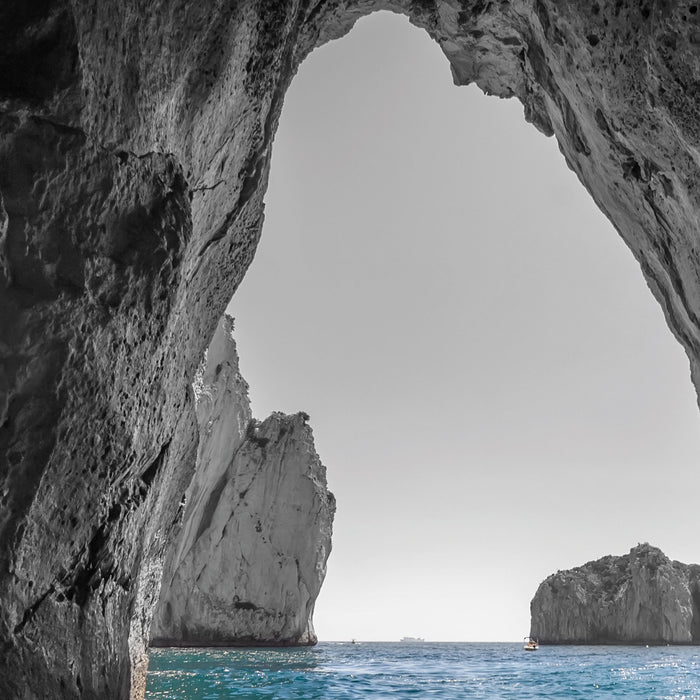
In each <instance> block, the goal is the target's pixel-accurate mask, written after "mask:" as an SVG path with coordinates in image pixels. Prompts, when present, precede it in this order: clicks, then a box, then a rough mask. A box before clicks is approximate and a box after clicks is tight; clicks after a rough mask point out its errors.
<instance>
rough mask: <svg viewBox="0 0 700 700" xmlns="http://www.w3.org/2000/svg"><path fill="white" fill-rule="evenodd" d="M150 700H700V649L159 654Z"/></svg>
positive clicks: (423, 648) (366, 648) (468, 647)
mask: <svg viewBox="0 0 700 700" xmlns="http://www.w3.org/2000/svg"><path fill="white" fill-rule="evenodd" d="M146 698H148V700H156V698H158V699H159V700H160V699H162V700H165V699H166V698H168V699H172V700H175V699H176V698H177V699H181V698H186V699H187V700H219V698H239V699H245V700H258V699H259V698H280V699H286V698H299V700H301V699H303V700H314V699H318V700H336V699H337V700H345V699H347V700H351V699H352V700H356V699H358V700H359V699H360V698H370V699H374V698H386V699H387V700H388V699H389V698H391V700H401V699H402V698H412V699H416V698H440V699H442V698H445V699H447V698H517V699H518V700H523V699H525V698H567V699H568V698H640V699H641V698H645V699H646V700H652V699H653V700H662V699H666V698H668V699H669V700H670V699H671V698H673V699H674V700H680V699H681V698H686V699H689V698H698V699H700V648H698V647H649V648H646V647H627V646H609V647H594V646H588V647H585V646H584V647H573V646H542V647H540V649H539V650H538V651H535V652H526V651H523V648H522V644H505V643H504V644H475V643H464V644H462V643H460V644H453V643H447V642H445V643H399V642H395V643H381V642H359V643H357V644H351V643H348V642H344V643H341V642H325V643H320V644H319V645H318V646H316V647H304V648H295V649H152V650H151V653H150V666H149V672H148V686H147V691H146Z"/></svg>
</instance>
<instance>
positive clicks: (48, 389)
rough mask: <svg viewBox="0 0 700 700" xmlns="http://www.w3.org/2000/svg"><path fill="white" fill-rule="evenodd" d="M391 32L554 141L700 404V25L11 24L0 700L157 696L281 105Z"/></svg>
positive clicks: (555, 8)
mask: <svg viewBox="0 0 700 700" xmlns="http://www.w3.org/2000/svg"><path fill="white" fill-rule="evenodd" d="M375 9H392V10H395V11H399V12H404V13H406V14H407V15H409V17H410V18H411V19H412V21H413V22H415V23H416V24H417V25H419V26H421V27H424V28H425V29H426V30H427V31H428V32H429V33H430V35H431V36H432V37H433V38H434V39H435V40H436V41H437V42H439V44H440V46H441V47H442V49H443V51H444V52H445V55H446V56H447V58H448V59H449V61H450V63H451V66H452V72H453V75H454V77H455V81H456V82H457V83H459V84H466V83H468V82H476V83H477V84H478V85H479V86H480V87H481V88H482V89H484V90H485V91H487V92H491V93H494V94H497V95H500V96H503V97H511V96H514V97H516V98H517V99H519V100H521V101H522V103H523V104H524V107H525V117H526V118H527V119H529V120H530V121H531V122H533V123H534V124H535V125H536V126H537V127H538V128H539V129H540V130H541V131H543V132H544V133H546V134H552V133H554V134H555V136H556V138H557V140H558V141H559V144H560V147H561V150H562V153H563V155H564V157H565V158H566V160H567V162H568V164H569V165H570V167H571V168H572V169H573V170H574V171H575V172H576V173H577V175H578V177H579V178H580V180H581V182H582V184H583V185H584V186H585V187H586V188H587V189H588V191H589V192H590V193H591V194H592V196H593V198H594V199H595V201H596V202H597V203H598V205H599V206H600V207H601V209H602V210H603V211H604V212H605V213H606V214H607V215H608V216H609V218H610V219H611V221H612V222H613V224H614V225H615V227H616V228H617V230H618V231H619V233H620V234H621V236H622V237H623V239H624V240H625V242H626V243H627V245H628V246H629V247H630V249H631V251H632V252H633V254H634V255H635V256H636V258H637V260H638V261H639V263H640V265H641V268H642V271H643V273H644V275H645V277H646V279H647V282H648V284H649V287H650V289H651V290H652V292H653V293H654V295H655V296H656V298H657V299H658V300H659V302H660V304H661V306H662V307H663V310H664V313H665V315H666V319H667V321H668V324H669V327H670V328H671V330H672V331H673V333H674V334H675V336H676V337H677V338H678V340H679V341H680V342H681V343H682V344H683V346H684V348H685V349H686V352H687V353H688V356H689V358H690V364H691V371H692V375H693V379H694V380H695V382H696V384H697V383H699V382H700V363H699V362H698V358H699V357H700V260H699V256H700V249H699V248H698V243H697V231H698V224H699V223H700V222H699V221H698V213H699V211H700V208H699V206H698V204H699V202H698V198H699V197H700V187H698V184H699V182H700V168H699V166H700V149H699V140H698V136H699V130H700V120H699V119H698V117H699V116H700V114H699V110H700V101H699V100H698V86H700V51H698V46H699V45H700V16H699V15H700V13H699V12H698V5H697V4H695V2H692V1H688V0H678V1H677V2H671V1H670V0H651V1H650V2H645V3H642V2H638V1H637V0H617V1H616V2H614V3H613V2H599V1H597V0H556V1H555V0H510V1H508V0H498V1H494V2H485V1H484V0H436V1H433V0H359V1H358V2H349V1H343V0H290V1H289V2H266V1H263V0H242V1H241V2H214V0H205V1H203V2H192V1H191V0H168V2H166V1H165V0H153V2H136V0H125V1H124V2H119V3H112V2H95V1H94V0H70V1H69V0H38V1H37V2H31V3H28V2H26V1H25V0H5V1H4V2H3V3H1V4H0V328H1V329H2V335H1V337H0V391H1V392H2V394H1V395H0V542H1V543H2V546H1V547H0V600H2V606H0V644H1V645H2V649H3V653H2V654H1V655H0V696H5V697H12V698H14V697H18V698H27V699H30V698H39V697H44V696H45V695H46V693H47V692H50V693H53V694H54V696H60V697H64V698H76V697H84V698H111V697H114V698H117V697H125V696H126V695H128V693H129V692H131V691H130V688H132V687H133V688H135V689H138V688H140V687H141V685H142V671H143V666H142V665H139V667H138V672H135V671H134V670H133V668H132V666H131V664H132V663H133V662H132V661H130V658H131V659H136V658H137V657H138V658H142V657H143V649H144V642H145V630H146V629H147V627H148V625H147V624H145V623H146V620H147V618H148V616H149V615H150V612H149V601H150V600H152V598H153V593H152V587H151V583H148V582H153V581H155V579H156V578H157V575H156V573H155V572H157V569H158V561H159V558H160V556H161V555H162V551H163V546H162V542H163V540H164V538H167V537H168V536H169V531H170V529H171V525H172V523H173V522H174V521H175V520H176V518H177V510H178V504H179V503H180V500H181V498H182V495H183V493H184V491H185V488H186V486H187V483H188V480H189V475H190V473H191V470H192V466H193V464H194V454H193V451H194V449H195V445H196V443H197V438H196V427H195V424H194V418H193V400H192V397H191V392H190V389H189V387H190V384H191V382H192V380H193V377H194V373H195V370H196V367H197V365H198V362H199V359H200V358H201V356H202V353H203V351H204V349H205V348H206V346H207V344H208V342H209V339H210V338H211V335H212V334H213V331H214V328H215V326H216V323H217V320H218V319H219V317H220V316H221V314H222V312H223V310H224V308H225V305H226V303H227V302H228V300H229V298H230V296H231V294H232V293H233V292H234V291H235V289H236V288H237V286H238V284H239V282H240V280H241V278H242V276H243V274H244V273H245V270H246V268H247V266H248V264H249V263H250V261H251V259H252V256H253V254H254V251H255V246H256V244H257V240H258V237H259V234H260V228H261V226H262V220H263V194H264V191H265V186H266V182H267V176H268V169H269V158H270V149H271V144H272V139H273V136H274V132H275V127H276V124H277V120H278V118H279V114H280V110H281V107H282V100H283V96H284V92H285V90H286V88H287V86H288V85H289V82H290V81H291V79H292V76H293V74H294V72H295V70H296V69H297V67H298V65H299V63H300V62H301V61H302V60H303V58H304V56H305V55H306V54H307V53H308V52H309V51H310V50H312V49H313V47H314V46H317V45H319V44H321V43H323V42H325V41H327V40H329V39H331V38H334V37H338V36H341V35H342V34H343V33H345V32H346V31H348V30H349V29H350V28H351V26H352V24H353V22H354V21H355V20H356V19H357V18H358V17H360V16H362V15H363V14H367V13H369V12H371V11H372V10H375ZM141 572H148V575H142V574H141ZM132 618H133V619H136V620H142V621H143V623H144V624H143V625H141V626H140V627H139V626H138V625H136V626H133V625H132V624H131V622H130V620H131V619H132ZM139 629H142V630H143V635H144V636H143V637H142V638H141V639H139V634H141V633H140V632H138V630H139ZM129 649H131V651H130V652H129ZM47 688H48V689H50V690H47ZM134 692H137V691H136V690H134Z"/></svg>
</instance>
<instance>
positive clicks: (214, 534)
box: [151, 316, 335, 646]
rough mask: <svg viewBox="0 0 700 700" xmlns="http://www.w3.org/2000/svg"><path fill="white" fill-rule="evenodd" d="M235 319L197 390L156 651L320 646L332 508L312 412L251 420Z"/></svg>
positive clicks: (214, 347)
mask: <svg viewBox="0 0 700 700" xmlns="http://www.w3.org/2000/svg"><path fill="white" fill-rule="evenodd" d="M232 331H233V319H231V318H230V317H228V316H224V318H223V319H222V320H221V321H220V322H219V326H218V328H217V331H216V334H215V335H214V338H213V339H212V342H211V344H210V346H209V349H208V351H207V357H206V361H205V363H204V364H203V366H202V367H201V369H200V372H199V374H198V378H197V381H196V383H195V387H194V388H195V394H196V411H197V422H198V424H199V430H200V442H199V449H198V453H197V468H196V471H195V475H194V478H193V480H192V483H191V485H190V488H189V489H188V492H187V497H186V507H185V511H184V520H183V526H182V530H181V533H180V537H179V539H178V540H177V541H176V542H175V543H174V544H173V546H172V548H171V552H170V555H169V558H168V560H167V563H166V568H165V572H164V575H163V584H162V588H161V593H160V600H159V602H158V605H157V608H156V614H155V616H154V619H153V625H152V627H151V645H152V646H183V645H184V646H216V645H225V646H250V645H266V646H268V645H270V646H294V645H309V644H315V643H316V641H317V639H316V635H315V633H314V629H313V623H312V614H313V609H314V604H315V601H316V597H317V595H318V593H319V590H320V588H321V584H322V582H323V579H324V577H325V574H326V560H327V559H328V555H329V553H330V549H331V530H332V524H333V516H334V513H335V498H334V497H333V494H332V493H330V491H329V490H328V488H327V485H326V469H325V467H324V466H323V464H322V463H321V460H320V459H319V457H318V455H317V454H316V450H315V449H314V441H313V435H312V432H311V428H310V427H309V425H308V423H307V421H308V416H307V415H306V414H305V413H298V414H296V415H285V414H282V413H273V414H272V415H271V416H270V417H269V418H267V419H266V420H265V421H263V422H258V421H256V420H254V419H253V417H252V414H251V410H250V402H249V400H248V385H247V383H246V381H245V380H244V379H243V377H242V376H241V374H240V372H239V369H238V355H237V353H236V344H235V341H234V339H233V336H232Z"/></svg>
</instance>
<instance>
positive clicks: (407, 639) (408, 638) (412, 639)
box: [399, 637, 425, 643]
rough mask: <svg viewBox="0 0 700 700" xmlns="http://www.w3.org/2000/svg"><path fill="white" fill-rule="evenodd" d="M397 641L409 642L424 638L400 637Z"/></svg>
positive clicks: (422, 640)
mask: <svg viewBox="0 0 700 700" xmlns="http://www.w3.org/2000/svg"><path fill="white" fill-rule="evenodd" d="M399 641H400V642H408V643H411V642H424V641H425V639H423V637H401V639H399Z"/></svg>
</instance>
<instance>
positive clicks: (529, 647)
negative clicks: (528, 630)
mask: <svg viewBox="0 0 700 700" xmlns="http://www.w3.org/2000/svg"><path fill="white" fill-rule="evenodd" d="M525 639H527V642H525V646H524V647H523V649H525V651H537V650H538V649H539V648H540V645H539V644H538V643H537V640H536V639H533V638H532V637H525Z"/></svg>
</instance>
